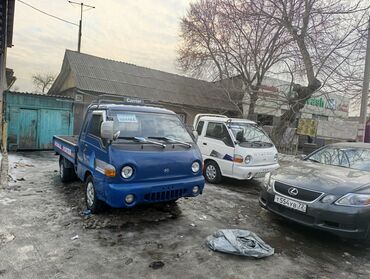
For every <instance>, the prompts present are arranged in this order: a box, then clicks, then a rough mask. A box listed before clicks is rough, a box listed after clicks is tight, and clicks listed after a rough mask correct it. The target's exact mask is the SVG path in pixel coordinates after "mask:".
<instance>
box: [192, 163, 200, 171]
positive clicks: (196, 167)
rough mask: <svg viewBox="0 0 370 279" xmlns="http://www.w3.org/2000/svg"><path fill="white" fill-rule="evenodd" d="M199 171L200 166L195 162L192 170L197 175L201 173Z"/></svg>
mask: <svg viewBox="0 0 370 279" xmlns="http://www.w3.org/2000/svg"><path fill="white" fill-rule="evenodd" d="M199 169H200V164H199V163H198V162H197V161H195V162H194V163H193V164H192V165H191V170H192V172H194V173H197V172H198V171H199Z"/></svg>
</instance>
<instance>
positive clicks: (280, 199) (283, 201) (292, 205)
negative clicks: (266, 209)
mask: <svg viewBox="0 0 370 279" xmlns="http://www.w3.org/2000/svg"><path fill="white" fill-rule="evenodd" d="M274 202H276V203H278V204H281V205H284V206H286V207H289V208H292V209H295V210H298V211H301V212H306V211H307V204H304V203H301V202H296V201H293V200H291V199H287V198H284V197H281V196H278V195H275V198H274Z"/></svg>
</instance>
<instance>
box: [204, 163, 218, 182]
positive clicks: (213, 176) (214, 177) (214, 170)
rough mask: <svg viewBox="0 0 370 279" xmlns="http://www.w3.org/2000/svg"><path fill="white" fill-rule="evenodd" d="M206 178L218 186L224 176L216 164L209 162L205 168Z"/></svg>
mask: <svg viewBox="0 0 370 279" xmlns="http://www.w3.org/2000/svg"><path fill="white" fill-rule="evenodd" d="M204 176H205V178H206V180H207V182H209V183H212V184H218V183H220V182H221V179H222V175H221V171H220V168H219V167H218V165H217V163H216V162H214V161H208V162H207V163H206V165H205V168H204Z"/></svg>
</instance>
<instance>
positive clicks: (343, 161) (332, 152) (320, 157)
mask: <svg viewBox="0 0 370 279" xmlns="http://www.w3.org/2000/svg"><path fill="white" fill-rule="evenodd" d="M308 160H311V161H316V162H319V163H322V164H326V165H333V166H340V167H347V168H348V167H349V165H350V164H349V160H348V155H347V154H346V153H345V152H343V150H342V149H340V148H334V147H326V148H323V149H321V150H320V151H318V152H316V153H315V154H313V155H312V156H310V157H309V158H308Z"/></svg>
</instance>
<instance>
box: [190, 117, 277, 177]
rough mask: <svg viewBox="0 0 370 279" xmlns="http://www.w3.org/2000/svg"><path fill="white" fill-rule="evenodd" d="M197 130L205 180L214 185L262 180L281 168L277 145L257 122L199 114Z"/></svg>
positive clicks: (194, 124)
mask: <svg viewBox="0 0 370 279" xmlns="http://www.w3.org/2000/svg"><path fill="white" fill-rule="evenodd" d="M193 126H194V129H195V131H196V134H197V138H198V139H197V144H198V146H199V148H200V151H201V153H202V155H203V161H204V176H205V178H206V180H207V181H208V182H210V183H214V184H216V183H219V182H220V181H221V179H222V177H223V176H227V177H231V178H236V179H240V180H244V179H252V178H260V177H264V176H265V174H266V173H268V172H270V171H272V170H274V169H276V168H278V167H279V163H278V152H277V150H276V148H275V146H274V144H273V142H272V141H271V139H270V138H269V137H268V135H267V134H266V133H265V132H264V131H263V129H262V128H261V127H259V126H258V125H257V124H256V123H255V122H253V121H250V120H247V119H239V118H228V117H227V116H225V115H218V114H198V115H196V116H195V119H194V123H193Z"/></svg>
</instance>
